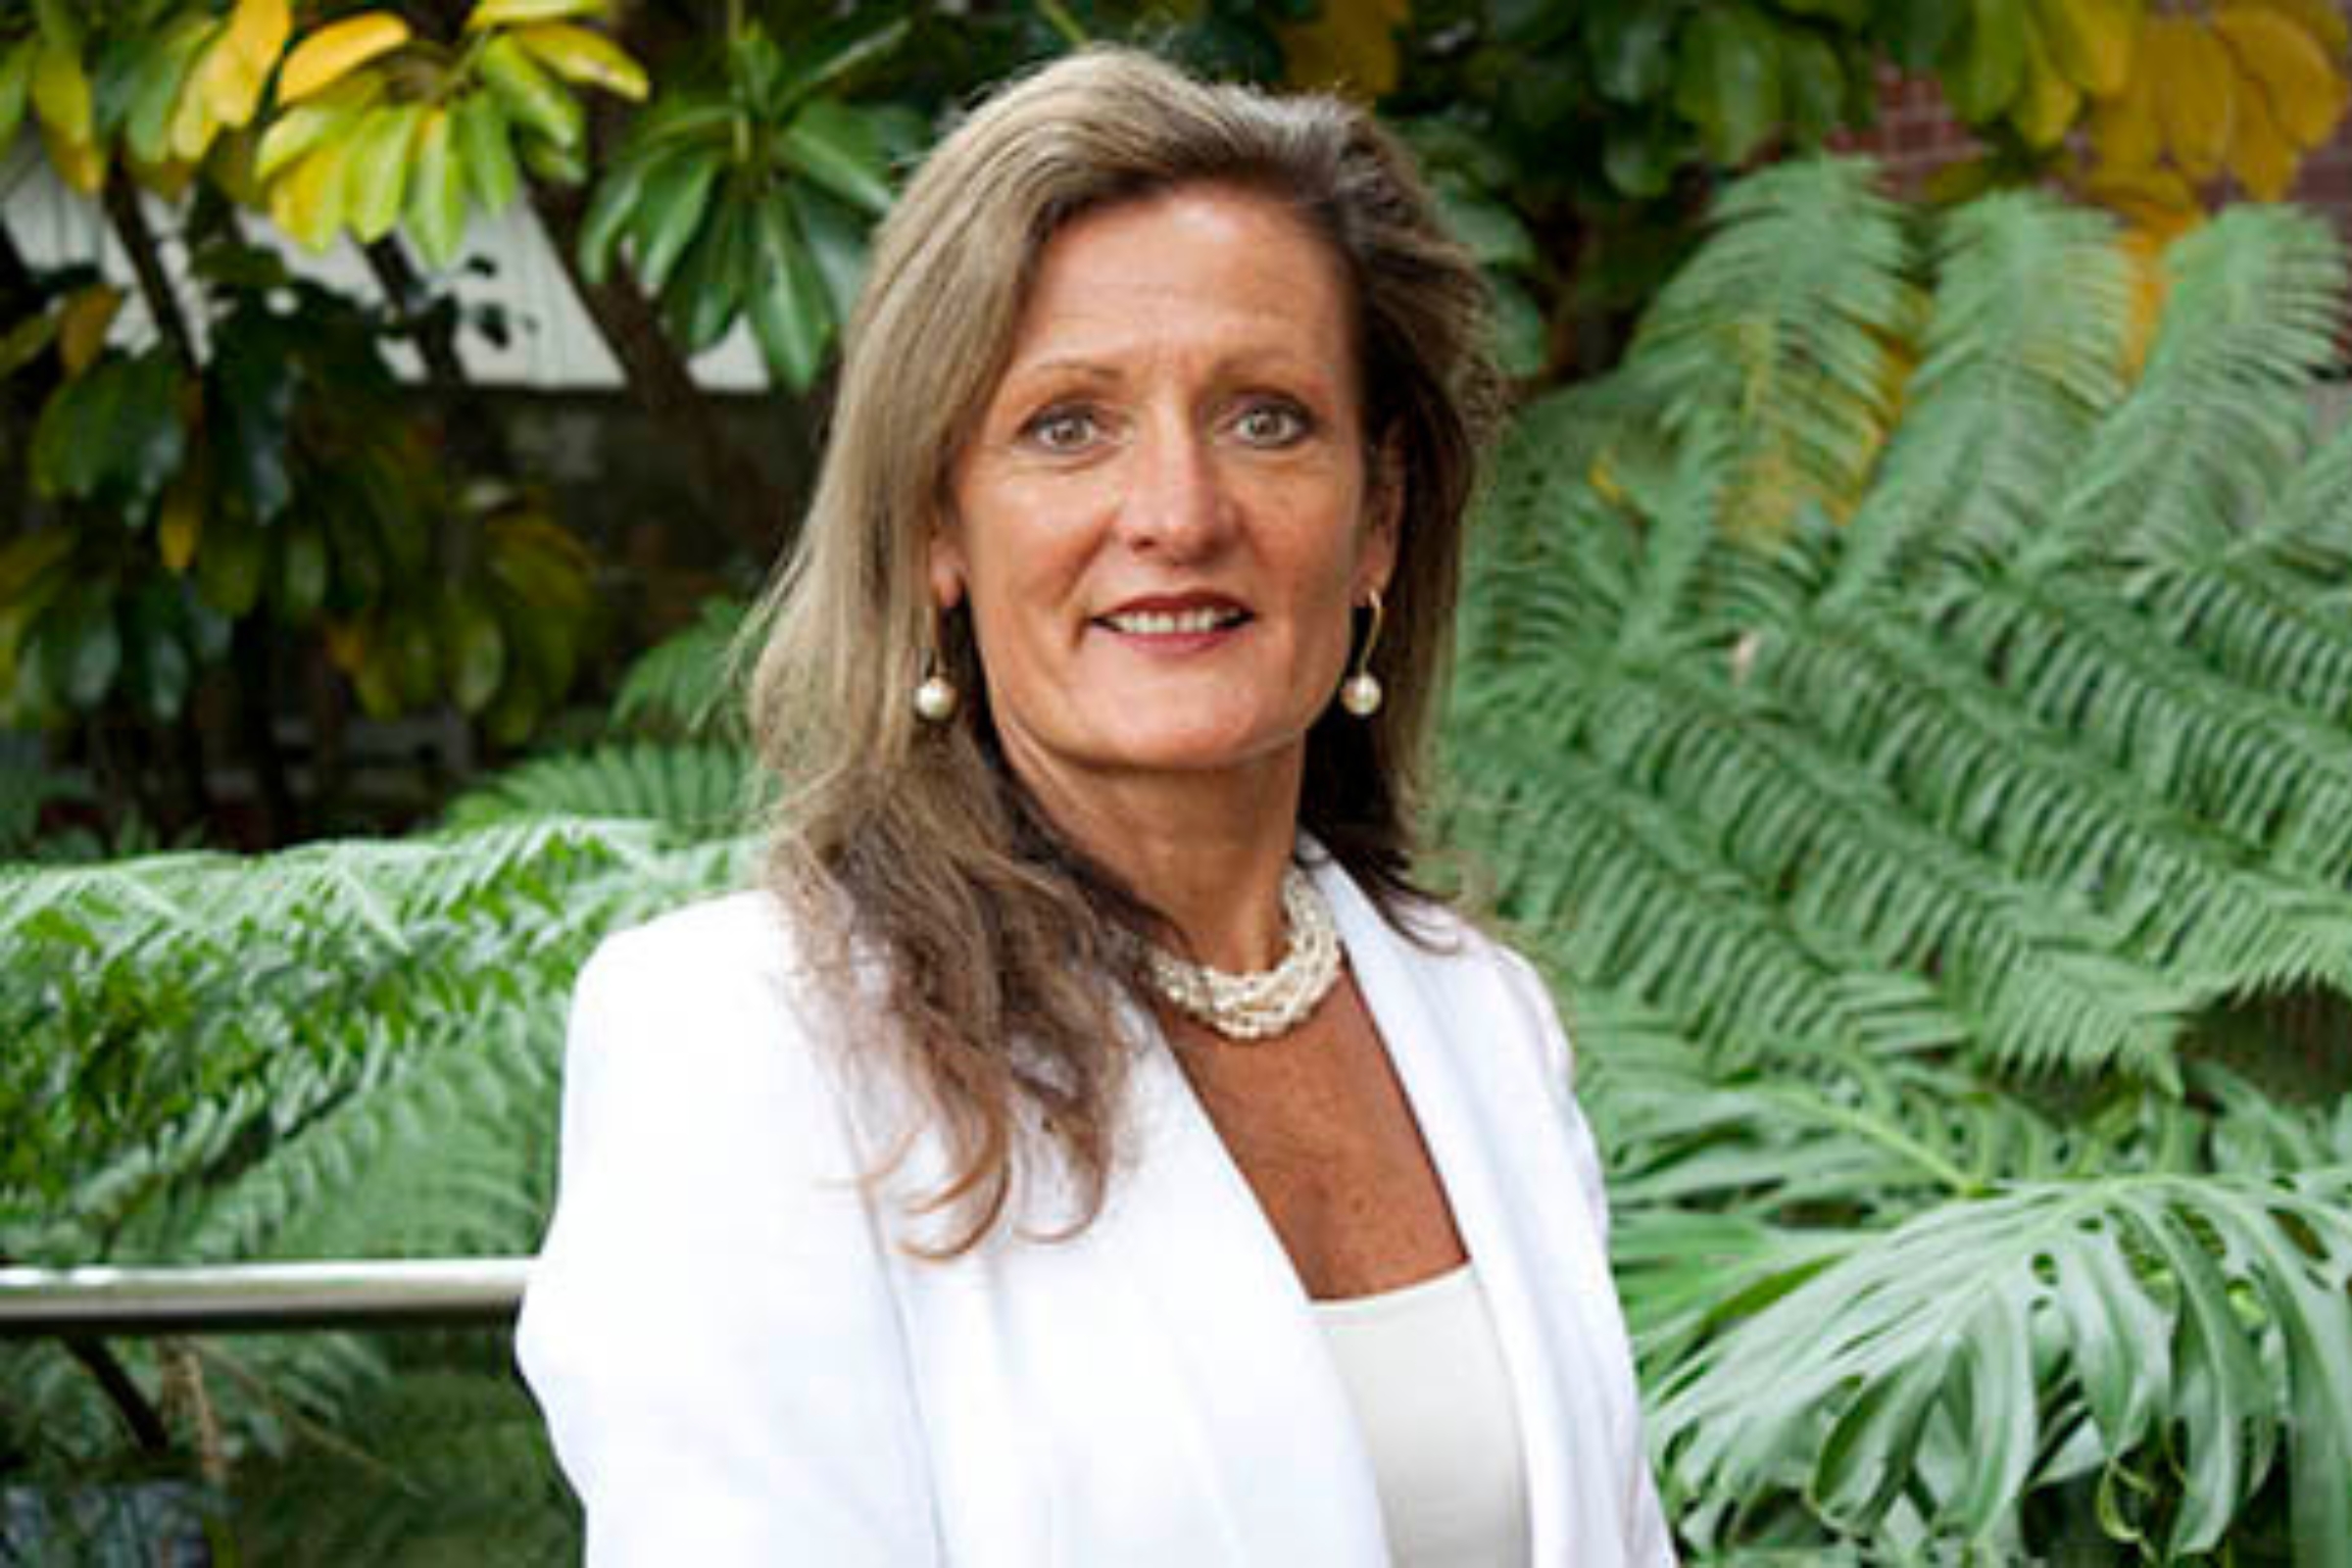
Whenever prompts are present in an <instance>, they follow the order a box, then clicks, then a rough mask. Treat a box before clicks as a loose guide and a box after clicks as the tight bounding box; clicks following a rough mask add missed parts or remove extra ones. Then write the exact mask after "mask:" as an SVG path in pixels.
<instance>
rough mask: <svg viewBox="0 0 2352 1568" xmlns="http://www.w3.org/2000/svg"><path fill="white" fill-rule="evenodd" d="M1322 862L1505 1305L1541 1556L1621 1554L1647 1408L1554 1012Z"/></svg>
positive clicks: (1441, 1171) (1366, 983)
mask: <svg viewBox="0 0 2352 1568" xmlns="http://www.w3.org/2000/svg"><path fill="white" fill-rule="evenodd" d="M1315 872H1316V880H1317V883H1318V885H1320V886H1321V887H1322V889H1323V890H1324V892H1325V894H1326V895H1327V896H1328V897H1329V898H1330V900H1331V905H1332V909H1333V912H1334V913H1335V914H1336V915H1337V916H1338V919H1339V925H1340V934H1341V938H1342V940H1343V941H1344V942H1345V943H1346V945H1347V949H1348V961H1349V963H1350V964H1352V965H1353V967H1354V970H1355V976H1356V983H1357V985H1358V986H1359V987H1361V989H1362V991H1363V995H1364V1001H1365V1004H1366V1005H1368V1006H1369V1007H1370V1008H1371V1010H1372V1014H1373V1017H1374V1019H1375V1021H1376V1022H1377V1023H1378V1024H1379V1027H1380V1032H1381V1036H1382V1039H1383V1040H1384V1041H1385V1042H1386V1043H1387V1045H1388V1048H1389V1055H1390V1060H1391V1062H1392V1063H1393V1064H1394V1065H1395V1067H1396V1069H1397V1078H1398V1080H1399V1081H1400V1082H1401V1083H1402V1084H1403V1086H1404V1091H1405V1094H1406V1097H1407V1098H1408V1099H1409V1100H1410V1101H1411V1103H1412V1107H1413V1113H1414V1115H1415V1116H1416V1117H1417V1118H1418V1119H1419V1121H1420V1124H1421V1134H1422V1139H1423V1141H1424V1142H1425V1143H1426V1144H1427V1146H1428V1148H1429V1152H1430V1157H1431V1159H1432V1161H1433V1162H1434V1163H1435V1165H1436V1166H1437V1171H1438V1175H1439V1177H1440V1179H1441V1180H1443V1181H1444V1183H1445V1185H1446V1198H1447V1199H1448V1201H1450V1202H1451V1204H1452V1206H1453V1214H1454V1221H1455V1224H1456V1225H1457V1226H1458V1227H1459V1228H1460V1230H1461V1233H1462V1241H1463V1245H1464V1246H1465V1247H1466V1248H1467V1249H1468V1250H1469V1252H1470V1255H1471V1258H1472V1260H1473V1262H1474V1263H1475V1264H1476V1265H1477V1268H1478V1275H1479V1280H1480V1283H1481V1284H1482V1286H1483V1287H1484V1290H1485V1293H1486V1298H1487V1301H1488V1304H1489V1307H1490V1310H1491V1311H1492V1313H1493V1316H1494V1321H1495V1335H1496V1338H1497V1340H1498V1341H1499V1342H1500V1346H1501V1350H1502V1358H1503V1363H1504V1365H1505V1366H1506V1367H1507V1368H1508V1370H1509V1372H1510V1375H1511V1385H1512V1389H1513V1391H1514V1392H1515V1394H1516V1395H1517V1397H1518V1401H1519V1404H1518V1416H1519V1423H1520V1432H1521V1441H1522V1443H1523V1445H1524V1446H1525V1449H1526V1455H1527V1463H1528V1496H1529V1503H1530V1511H1531V1519H1530V1526H1531V1534H1532V1537H1533V1544H1534V1547H1535V1560H1536V1562H1537V1563H1539V1564H1544V1565H1549V1564H1567V1563H1571V1562H1573V1563H1575V1564H1577V1565H1578V1568H1597V1565H1604V1564H1615V1563H1617V1562H1620V1561H1622V1560H1623V1559H1624V1554H1625V1551H1626V1547H1625V1543H1626V1541H1627V1540H1628V1539H1629V1538H1628V1536H1627V1533H1626V1526H1627V1523H1628V1521H1627V1520H1626V1519H1625V1518H1624V1517H1623V1515H1624V1510H1625V1509H1626V1507H1627V1506H1628V1502H1627V1499H1626V1498H1625V1496H1624V1495H1623V1493H1622V1489H1621V1488H1620V1487H1618V1486H1617V1485H1616V1484H1615V1480H1614V1478H1615V1476H1616V1475H1617V1474H1618V1473H1619V1471H1620V1470H1621V1468H1622V1466H1623V1462H1624V1458H1625V1455H1626V1454H1628V1453H1629V1452H1631V1453H1635V1454H1638V1453H1639V1445H1640V1431H1639V1416H1638V1412H1637V1411H1636V1410H1635V1409H1634V1408H1633V1395H1632V1390H1631V1388H1630V1386H1621V1385H1624V1384H1625V1383H1626V1380H1625V1379H1624V1378H1623V1377H1622V1376H1620V1375H1613V1367H1612V1363H1611V1361H1610V1359H1609V1358H1608V1356H1609V1348H1610V1347H1612V1346H1613V1345H1614V1346H1615V1347H1617V1350H1618V1355H1619V1356H1620V1357H1622V1354H1623V1342H1624V1329H1623V1326H1622V1324H1621V1322H1620V1321H1619V1318H1618V1313H1617V1309H1616V1305H1615V1301H1616V1298H1615V1294H1614V1287H1613V1285H1612V1283H1611V1280H1610V1276H1609V1272H1608V1260H1607V1256H1606V1250H1605V1247H1604V1245H1603V1241H1602V1238H1601V1237H1600V1236H1599V1235H1598V1234H1596V1233H1595V1231H1594V1228H1593V1222H1592V1219H1591V1216H1590V1215H1589V1213H1588V1212H1587V1210H1586V1208H1585V1206H1584V1201H1583V1195H1582V1188H1581V1185H1580V1182H1579V1173H1578V1171H1577V1169H1576V1167H1575V1164H1574V1161H1573V1159H1572V1158H1571V1154H1570V1150H1571V1148H1572V1147H1573V1146H1572V1144H1571V1141H1570V1137H1569V1136H1568V1133H1569V1130H1568V1129H1564V1128H1563V1127H1562V1126H1561V1125H1560V1124H1559V1122H1558V1120H1557V1119H1556V1118H1557V1110H1558V1102H1557V1101H1556V1100H1555V1098H1554V1092H1555V1090H1556V1086H1550V1085H1546V1084H1545V1083H1544V1081H1543V1071H1542V1065H1541V1064H1542V1055H1541V1041H1540V1040H1539V1039H1537V1038H1534V1037H1533V1035H1532V1031H1533V1030H1535V1029H1536V1028H1537V1027H1539V1026H1540V1022H1539V1020H1536V1019H1533V1018H1531V1017H1530V1016H1529V1015H1528V1013H1527V1009H1526V1008H1525V1007H1524V1006H1522V1005H1519V1004H1518V1003H1517V1002H1516V1001H1515V1000H1514V998H1513V997H1512V996H1511V994H1510V992H1509V990H1508V988H1507V987H1506V986H1505V984H1504V983H1503V978H1502V975H1501V973H1500V972H1499V966H1498V964H1497V963H1496V962H1495V960H1494V959H1493V958H1490V957H1485V956H1482V955H1479V954H1477V953H1475V952H1473V951H1470V950H1468V949H1467V948H1466V949H1465V950H1464V951H1463V952H1460V953H1457V954H1446V953H1444V952H1442V951H1441V952H1439V953H1435V954H1432V953H1430V952H1427V951H1425V950H1422V949H1419V948H1416V947H1414V946H1412V945H1411V944H1409V943H1407V942H1406V941H1405V939H1404V938H1402V937H1401V936H1399V935H1398V934H1397V932H1396V931H1395V930H1394V929H1393V928H1392V927H1391V926H1390V925H1389V924H1388V922H1387V921H1386V920H1385V919H1383V918H1382V917H1381V915H1380V912H1379V910H1378V909H1377V908H1375V907H1373V905H1372V903H1371V901H1370V900H1369V899H1367V898H1366V897H1365V896H1364V895H1363V894H1362V893H1361V892H1360V891H1359V890H1358V889H1357V888H1356V887H1355V885H1354V883H1353V882H1352V881H1350V880H1349V879H1348V876H1347V875H1346V873H1345V872H1343V871H1342V870H1340V868H1339V867H1338V865H1337V864H1336V863H1335V862H1333V861H1331V860H1329V859H1321V860H1319V861H1318V862H1316V864H1315ZM1456 940H1458V941H1461V942H1464V943H1466V944H1474V943H1476V942H1477V941H1478V939H1477V938H1475V937H1470V936H1467V935H1457V937H1456Z"/></svg>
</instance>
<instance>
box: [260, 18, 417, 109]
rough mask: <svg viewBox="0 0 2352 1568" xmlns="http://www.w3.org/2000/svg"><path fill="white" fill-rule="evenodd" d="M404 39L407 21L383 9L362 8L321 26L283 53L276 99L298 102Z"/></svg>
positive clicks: (395, 46) (398, 44) (407, 35)
mask: <svg viewBox="0 0 2352 1568" xmlns="http://www.w3.org/2000/svg"><path fill="white" fill-rule="evenodd" d="M408 41H409V25H408V23H407V22H406V21H404V20H403V19H401V18H399V17H396V16H393V15H392V14H391V13H389V12H385V11H367V12H362V13H361V14H360V15H358V16H356V17H346V18H345V19H343V20H342V21H341V22H338V23H335V24H334V25H331V26H325V27H321V28H319V30H318V31H317V32H314V33H312V34H311V35H310V36H309V37H307V38H305V39H303V40H302V42H300V43H298V44H296V45H295V46H294V52H293V53H292V54H289V55H288V56H286V68H285V70H283V71H282V72H280V73H278V77H277V101H278V102H279V103H283V104H293V103H300V102H301V101H302V100H303V99H305V98H308V97H310V96H311V95H312V94H313V93H316V92H319V91H320V90H322V89H323V88H326V87H329V86H332V85H333V84H334V83H335V82H337V81H338V80H340V79H342V77H343V76H344V75H345V74H347V73H350V72H352V71H355V70H357V69H358V68H359V67H361V66H364V65H366V64H367V63H368V61H370V60H373V59H375V58H376V57H377V56H378V55H382V54H387V53H389V52H391V51H392V50H394V49H397V48H399V47H400V46H401V45H402V44H404V43H407V42H408Z"/></svg>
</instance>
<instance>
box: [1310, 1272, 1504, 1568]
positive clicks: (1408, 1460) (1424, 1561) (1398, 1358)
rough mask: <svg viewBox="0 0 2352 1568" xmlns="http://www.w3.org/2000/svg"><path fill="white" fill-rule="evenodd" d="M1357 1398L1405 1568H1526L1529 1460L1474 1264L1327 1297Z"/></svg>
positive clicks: (1338, 1353) (1395, 1553) (1322, 1313)
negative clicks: (1368, 1291)
mask: <svg viewBox="0 0 2352 1568" xmlns="http://www.w3.org/2000/svg"><path fill="white" fill-rule="evenodd" d="M1315 1318H1316V1321H1318V1322H1319V1323H1321V1324H1322V1326H1323V1337H1324V1339H1325V1341H1326V1342H1327V1343H1328V1344H1329V1346H1330V1347H1331V1354H1332V1360H1333V1362H1334V1363H1335V1364H1336V1365H1337V1366H1338V1367H1339V1371H1340V1381H1341V1382H1342V1383H1344V1384H1345V1385H1347V1389H1348V1398H1349V1400H1350V1402H1351V1403H1352V1404H1353V1405H1354V1407H1355V1417H1356V1421H1357V1423H1358V1424H1359V1425H1360V1426H1361V1428H1362V1430H1363V1435H1364V1446H1365V1448H1366V1450H1367V1451H1368V1452H1369V1453H1370V1454H1371V1457H1372V1476H1373V1481H1374V1483H1375V1484H1376V1485H1377V1487H1378V1488H1379V1492H1380V1511H1381V1520H1382V1523H1383V1525H1384V1526H1385V1527H1386V1529H1387V1532H1388V1538H1389V1554H1390V1557H1391V1559H1392V1561H1393V1562H1394V1563H1395V1565H1396V1568H1527V1565H1528V1558H1529V1553H1530V1551H1531V1550H1532V1547H1531V1545H1530V1544H1529V1539H1528V1522H1527V1465H1526V1461H1525V1459H1524V1458H1523V1457H1522V1454H1521V1449H1520V1443H1519V1414H1518V1408H1517V1404H1516V1401H1514V1399H1513V1398H1512V1397H1511V1385H1510V1380H1509V1377H1508V1376H1507V1374H1506V1373H1505V1372H1504V1370H1503V1365H1502V1350H1501V1347H1500V1346H1499V1345H1497V1344H1496V1342H1495V1325H1494V1323H1493V1321H1492V1319H1490V1318H1489V1316H1488V1314H1487V1299H1486V1294H1485V1293H1484V1292H1483V1291H1481V1290H1480V1289H1479V1284H1478V1276H1477V1275H1476V1274H1475V1273H1473V1272H1472V1270H1471V1266H1470V1265H1469V1264H1467V1263H1464V1264H1463V1265H1462V1266H1461V1267H1460V1268H1457V1269H1455V1270H1454V1271H1453V1272H1452V1273H1450V1274H1441V1275H1439V1276H1438V1277H1437V1278H1435V1279H1430V1280H1424V1281H1422V1282H1421V1283H1420V1284H1418V1285H1408V1286H1405V1287H1404V1288H1403V1289H1402V1290H1396V1291H1386V1292H1383V1293H1382V1294H1380V1295H1378V1296H1361V1297H1352V1298H1348V1299H1341V1300H1333V1301H1317V1302H1316V1303H1315Z"/></svg>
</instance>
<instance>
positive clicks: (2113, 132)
mask: <svg viewBox="0 0 2352 1568" xmlns="http://www.w3.org/2000/svg"><path fill="white" fill-rule="evenodd" d="M2089 132H2090V148H2091V153H2092V155H2093V157H2094V158H2095V160H2096V161H2097V163H2098V165H2099V167H2101V168H2102V169H2113V170H2132V169H2147V168H2151V167H2153V166H2154V164H2155V162H2156V160H2157V159H2159V158H2161V157H2163V156H2164V134H2163V132H2162V131H2160V130H2159V129H2158V128H2157V125H2156V96H2155V92H2154V90H2153V88H2152V87H2151V85H2150V83H2149V79H2148V74H2147V72H2146V71H2145V70H2141V71H2137V72H2134V73H2132V75H2131V79H2130V80H2129V81H2127V82H2125V83H2124V90H2123V91H2122V92H2120V93H2118V94H2116V95H2115V96H2114V97H2112V98H2094V99H2092V100H2091V105H2090V123H2089Z"/></svg>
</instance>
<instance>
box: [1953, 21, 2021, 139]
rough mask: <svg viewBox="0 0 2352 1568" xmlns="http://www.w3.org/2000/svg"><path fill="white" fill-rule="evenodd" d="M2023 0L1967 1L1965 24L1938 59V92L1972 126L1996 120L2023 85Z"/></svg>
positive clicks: (2014, 98)
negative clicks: (1940, 66) (1940, 61)
mask: <svg viewBox="0 0 2352 1568" xmlns="http://www.w3.org/2000/svg"><path fill="white" fill-rule="evenodd" d="M2026 4H2027V0H1969V4H1968V6H1967V8H1966V9H1967V12H1968V25H1967V26H1965V27H1963V28H1962V29H1961V30H1960V31H1959V32H1958V33H1957V34H1956V35H1955V36H1954V38H1953V40H1952V42H1951V43H1950V44H1948V45H1947V46H1946V48H1945V50H1944V55H1943V69H1942V74H1943V90H1944V95H1945V96H1946V97H1947V98H1949V99H1950V100H1951V105H1952V112H1953V113H1954V114H1956V115H1958V116H1959V117H1960V118H1961V119H1962V120H1964V121H1966V122H1967V123H1970V124H1972V125H1976V124H1984V123H1986V122H1988V121H1991V120H1993V119H1994V118H1996V117H1998V116H1999V115H2000V114H2002V113H2003V112H2004V111H2006V110H2007V109H2008V107H2009V106H2010V104H2011V103H2013V102H2015V101H2016V99H2017V94H2018V91H2019V89H2020V88H2022V87H2023V86H2024V85H2025V81H2026V28H2027V27H2028V26H2029V25H2031V24H2030V23H2028V22H2027V20H2026Z"/></svg>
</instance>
